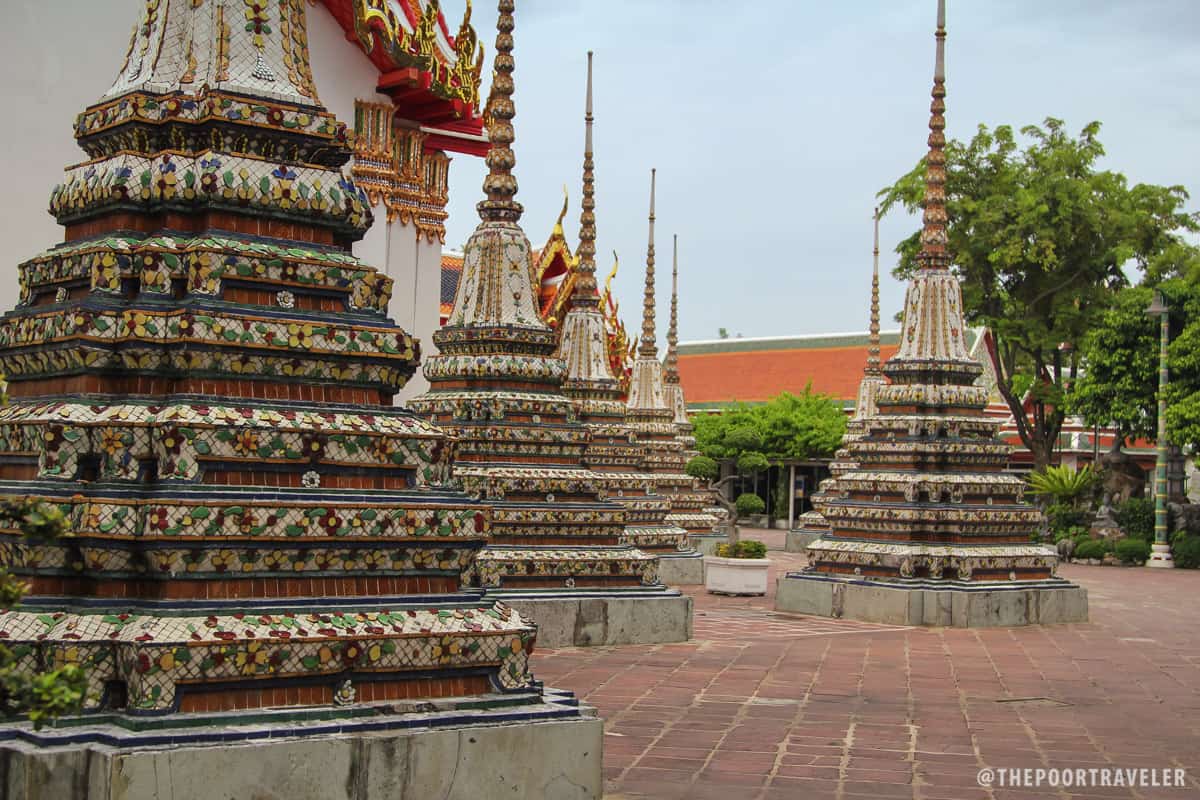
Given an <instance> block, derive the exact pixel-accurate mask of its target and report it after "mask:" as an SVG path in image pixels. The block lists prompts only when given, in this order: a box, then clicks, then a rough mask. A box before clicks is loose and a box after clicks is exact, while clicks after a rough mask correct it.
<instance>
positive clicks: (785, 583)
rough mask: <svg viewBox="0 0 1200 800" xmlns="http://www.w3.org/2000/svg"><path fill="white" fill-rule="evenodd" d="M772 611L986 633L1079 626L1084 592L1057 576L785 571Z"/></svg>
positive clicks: (1083, 615) (1085, 605) (1085, 612)
mask: <svg viewBox="0 0 1200 800" xmlns="http://www.w3.org/2000/svg"><path fill="white" fill-rule="evenodd" d="M775 608H776V610H778V611H788V612H791V613H794V614H812V615H815V616H821V617H834V618H838V619H840V618H842V617H845V618H846V619H855V620H861V621H863V622H880V623H885V624H890V625H931V626H942V627H954V628H989V627H1008V626H1013V625H1047V624H1053V623H1063V622H1087V619H1088V602H1087V589H1084V588H1083V587H1081V586H1076V585H1075V584H1073V583H1070V582H1069V581H1066V580H1063V579H1061V578H1050V579H1047V580H1039V581H1020V580H1016V581H986V582H981V581H947V580H936V581H935V580H926V579H920V578H915V579H903V578H893V579H878V580H873V579H866V578H860V577H846V576H841V575H829V574H824V573H820V572H816V571H802V572H791V573H788V574H786V575H783V576H781V577H780V578H778V580H777V581H776V584H775Z"/></svg>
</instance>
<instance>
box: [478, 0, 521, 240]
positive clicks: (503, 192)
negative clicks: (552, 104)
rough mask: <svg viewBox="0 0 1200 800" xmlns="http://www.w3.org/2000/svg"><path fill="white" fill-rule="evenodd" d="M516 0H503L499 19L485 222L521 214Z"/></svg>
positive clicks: (483, 212)
mask: <svg viewBox="0 0 1200 800" xmlns="http://www.w3.org/2000/svg"><path fill="white" fill-rule="evenodd" d="M514 7H515V3H514V0H500V2H499V9H500V15H499V17H497V19H496V57H495V60H494V62H493V67H492V92H491V96H490V98H489V102H488V112H487V116H488V120H489V123H488V142H489V143H490V144H491V147H490V148H488V153H487V159H486V160H487V166H488V174H487V177H485V178H484V179H483V192H484V194H486V195H487V199H486V200H483V201H481V202H480V203H479V204H478V205H477V206H476V208H477V209H478V210H479V218H480V219H482V220H483V221H485V222H498V221H508V222H516V221H517V220H519V219H520V218H521V212H522V211H523V210H524V209H522V208H521V204H520V203H518V202H517V201H516V200H515V199H514V198H515V197H516V194H517V178H516V176H515V175H513V167H515V166H516V163H517V157H516V155H515V154H514V153H513V149H512V145H513V141H514V139H515V138H516V134H515V133H514V131H513V124H512V120H513V117H515V116H516V115H517V110H516V106H515V105H514V104H513V100H512V96H513V90H514V84H513V70H514V69H515V68H516V64H515V62H514V61H513V56H512V51H513V36H512V32H513V28H514V27H515V26H516V22H515V21H514V20H513V9H514Z"/></svg>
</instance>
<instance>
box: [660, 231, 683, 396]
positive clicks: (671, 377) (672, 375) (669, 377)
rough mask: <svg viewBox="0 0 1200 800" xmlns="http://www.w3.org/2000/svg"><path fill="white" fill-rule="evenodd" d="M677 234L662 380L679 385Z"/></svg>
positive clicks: (676, 235)
mask: <svg viewBox="0 0 1200 800" xmlns="http://www.w3.org/2000/svg"><path fill="white" fill-rule="evenodd" d="M678 345H679V234H675V237H674V243H673V248H672V255H671V321H670V322H669V323H668V324H667V358H666V363H665V364H664V365H663V370H664V371H663V380H665V381H666V382H667V383H679V353H678V352H677V350H676V348H677V346H678Z"/></svg>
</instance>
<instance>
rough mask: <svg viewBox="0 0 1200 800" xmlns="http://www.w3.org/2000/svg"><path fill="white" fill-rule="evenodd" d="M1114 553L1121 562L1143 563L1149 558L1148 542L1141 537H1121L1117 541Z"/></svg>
mask: <svg viewBox="0 0 1200 800" xmlns="http://www.w3.org/2000/svg"><path fill="white" fill-rule="evenodd" d="M1116 554H1117V558H1118V559H1120V560H1121V563H1122V564H1145V563H1146V559H1148V558H1150V543H1149V542H1147V541H1143V540H1142V539H1132V538H1130V539H1122V540H1121V541H1119V542H1117V547H1116Z"/></svg>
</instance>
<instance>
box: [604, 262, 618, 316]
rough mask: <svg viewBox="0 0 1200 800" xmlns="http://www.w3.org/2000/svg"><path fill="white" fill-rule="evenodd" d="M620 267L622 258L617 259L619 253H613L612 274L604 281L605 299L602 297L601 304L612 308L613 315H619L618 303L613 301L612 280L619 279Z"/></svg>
mask: <svg viewBox="0 0 1200 800" xmlns="http://www.w3.org/2000/svg"><path fill="white" fill-rule="evenodd" d="M619 266H620V258H618V257H617V251H612V272H610V273H608V277H607V278H605V281H604V297H601V302H602V303H605V305H606V306H607V307H608V308H610V311H612V313H613V315H616V313H617V302H616V301H614V300H613V299H612V279H613V278H616V277H617V269H618V267H619Z"/></svg>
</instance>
